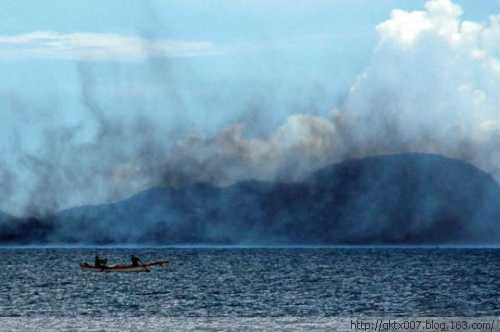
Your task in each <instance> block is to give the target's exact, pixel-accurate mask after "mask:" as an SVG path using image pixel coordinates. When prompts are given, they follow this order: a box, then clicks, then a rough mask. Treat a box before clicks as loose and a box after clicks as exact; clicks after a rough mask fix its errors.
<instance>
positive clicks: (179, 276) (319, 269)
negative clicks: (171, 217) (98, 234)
mask: <svg viewBox="0 0 500 332" xmlns="http://www.w3.org/2000/svg"><path fill="white" fill-rule="evenodd" d="M132 253H133V254H136V255H139V256H140V257H141V258H142V259H143V260H144V261H152V260H162V259H167V260H169V261H170V265H169V266H168V267H165V268H155V269H153V271H152V272H150V273H95V272H82V271H80V268H79V263H80V262H85V261H87V262H93V259H94V256H95V255H96V254H99V255H102V256H105V257H106V258H107V259H108V261H109V262H112V263H115V262H116V263H118V262H128V259H129V255H130V254H132ZM0 259H1V265H2V268H0V316H2V317H18V316H22V317H45V316H47V317H48V316H52V317H54V316H57V317H62V316H66V317H69V316H71V317H74V316H85V315H86V316H100V317H118V316H120V317H125V316H126V317H132V316H134V317H135V316H150V317H153V316H155V317H292V316H293V317H332V316H345V317H348V316H351V317H352V316H358V317H363V316H366V317H396V316H400V317H405V316H406V317H409V316H499V315H500V250H499V249H458V248H448V249H435V248H406V249H405V248H149V249H148V248H142V249H138V248H115V249H110V248H106V249H103V248H84V249H74V248H59V249H57V248H17V249H13V248H3V249H0Z"/></svg>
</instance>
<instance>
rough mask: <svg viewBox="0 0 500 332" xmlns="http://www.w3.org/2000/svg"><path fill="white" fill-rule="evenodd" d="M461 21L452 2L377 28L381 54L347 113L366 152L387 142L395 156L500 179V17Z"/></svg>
mask: <svg viewBox="0 0 500 332" xmlns="http://www.w3.org/2000/svg"><path fill="white" fill-rule="evenodd" d="M461 15H462V9H461V8H460V6H458V5H456V4H454V3H453V2H452V1H450V0H430V1H428V2H427V3H426V4H425V10H422V11H404V10H394V11H393V12H392V14H391V17H390V18H389V19H388V20H386V21H385V22H382V23H381V24H379V25H378V26H377V34H378V39H379V42H378V45H377V49H376V50H375V52H374V55H373V58H372V60H371V62H370V64H369V66H368V68H367V69H366V70H365V71H364V72H363V73H362V74H361V75H360V76H359V78H358V80H357V82H356V83H355V84H354V85H353V87H352V89H351V91H350V94H349V96H348V98H347V103H346V107H345V111H346V113H347V114H348V116H349V117H350V118H351V119H352V120H351V121H354V119H355V121H356V123H358V126H357V131H358V132H359V133H360V134H359V135H358V136H359V139H358V144H360V145H363V144H369V142H372V141H375V140H377V139H378V140H380V139H385V140H386V141H387V142H386V144H385V145H386V146H388V147H391V148H392V149H394V150H420V151H428V152H436V153H441V154H445V155H449V156H452V157H459V158H466V159H467V158H468V160H469V161H472V162H473V163H475V164H476V165H478V166H480V167H482V168H484V169H486V170H488V171H490V172H492V173H494V174H495V175H496V176H497V179H500V148H499V145H498V143H499V142H498V141H497V140H498V137H499V134H500V131H499V126H498V123H500V94H499V93H498V91H500V47H499V45H500V16H491V17H490V19H489V21H488V22H484V23H483V22H471V21H467V20H463V19H462V17H461ZM388 124H389V125H390V126H389V127H390V128H391V130H392V134H391V133H390V132H388V130H387V126H388ZM393 133H396V134H397V135H396V136H394V135H393ZM391 142H392V144H391Z"/></svg>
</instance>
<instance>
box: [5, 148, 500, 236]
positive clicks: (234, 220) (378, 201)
mask: <svg viewBox="0 0 500 332" xmlns="http://www.w3.org/2000/svg"><path fill="white" fill-rule="evenodd" d="M499 202H500V188H499V187H498V185H497V183H496V182H495V181H494V180H493V179H492V177H491V176H489V175H488V174H486V173H484V172H482V171H480V170H479V169H477V168H475V167H473V166H471V165H469V164H467V163H464V162H462V161H459V160H453V159H448V158H444V157H440V156H436V155H427V154H399V155H387V156H378V157H369V158H363V159H356V160H349V161H345V162H342V163H340V164H336V165H332V166H329V167H326V168H324V169H321V170H319V171H317V172H315V173H313V174H311V175H310V176H309V177H308V178H307V179H305V180H304V181H303V182H300V183H288V184H286V183H266V182H258V181H247V182H241V183H237V184H234V185H232V186H229V187H225V188H218V187H214V186H211V185H208V184H197V185H192V186H188V187H184V188H181V189H172V188H153V189H150V190H147V191H144V192H141V193H138V194H136V195H134V196H132V197H130V198H128V199H126V200H123V201H120V202H117V203H114V204H109V205H99V206H84V207H78V208H73V209H69V210H65V211H61V212H59V213H58V214H56V215H55V216H54V217H53V218H51V220H38V221H36V222H35V221H34V220H31V221H18V222H17V223H15V224H16V226H15V229H24V230H25V231H26V229H27V228H26V224H29V226H30V227H28V228H29V229H33V228H35V229H36V228H37V227H39V229H38V230H37V231H33V230H31V231H30V232H19V231H17V232H16V231H13V230H12V227H14V226H12V225H11V226H10V234H11V236H10V237H6V236H5V232H6V227H2V228H0V241H3V242H25V243H26V242H28V243H32V242H59V243H60V242H64V243H79V242H84V243H99V244H111V243H157V244H179V243H183V244H187V243H190V244H193V243H204V244H237V243H247V244H250V243H251V244H374V243H398V244H402V243H412V244H415V243H495V242H497V241H498V240H500V223H499V220H500V208H499V206H500V205H499V204H498V203H499ZM37 223H38V224H37ZM37 225H38V226H37ZM12 234H17V236H18V237H17V238H15V236H12Z"/></svg>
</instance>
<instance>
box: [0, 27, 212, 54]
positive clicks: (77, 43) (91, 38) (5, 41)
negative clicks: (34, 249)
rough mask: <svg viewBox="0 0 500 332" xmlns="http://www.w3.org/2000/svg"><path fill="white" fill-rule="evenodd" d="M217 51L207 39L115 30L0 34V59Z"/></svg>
mask: <svg viewBox="0 0 500 332" xmlns="http://www.w3.org/2000/svg"><path fill="white" fill-rule="evenodd" d="M218 52H219V51H218V50H217V47H216V45H215V44H214V43H212V42H210V41H203V40H202V41H188V40H162V39H146V38H143V37H139V36H128V35H120V34H114V33H88V32H77V33H61V32H53V31H37V32H31V33H25V34H18V35H0V58H20V57H21V58H22V57H29V58H56V59H69V60H137V59H143V58H146V57H186V56H206V55H211V54H216V53H218Z"/></svg>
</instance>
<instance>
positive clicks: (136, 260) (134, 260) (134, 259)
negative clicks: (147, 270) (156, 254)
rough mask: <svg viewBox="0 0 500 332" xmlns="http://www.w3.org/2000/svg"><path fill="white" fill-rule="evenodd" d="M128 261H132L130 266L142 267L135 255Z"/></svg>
mask: <svg viewBox="0 0 500 332" xmlns="http://www.w3.org/2000/svg"><path fill="white" fill-rule="evenodd" d="M130 260H131V261H132V266H142V265H144V264H142V262H141V259H140V258H139V257H137V256H136V255H132V256H130Z"/></svg>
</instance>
